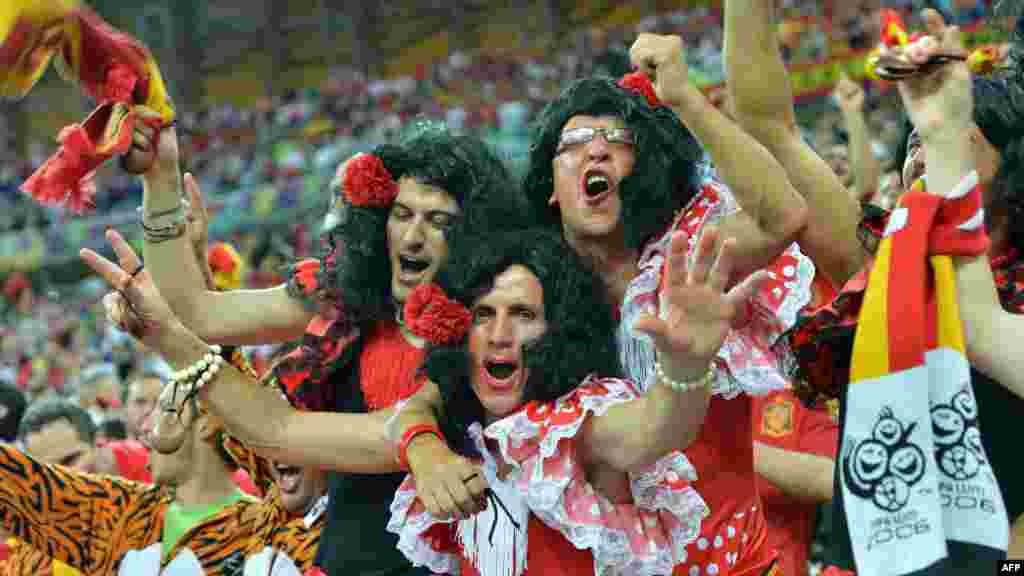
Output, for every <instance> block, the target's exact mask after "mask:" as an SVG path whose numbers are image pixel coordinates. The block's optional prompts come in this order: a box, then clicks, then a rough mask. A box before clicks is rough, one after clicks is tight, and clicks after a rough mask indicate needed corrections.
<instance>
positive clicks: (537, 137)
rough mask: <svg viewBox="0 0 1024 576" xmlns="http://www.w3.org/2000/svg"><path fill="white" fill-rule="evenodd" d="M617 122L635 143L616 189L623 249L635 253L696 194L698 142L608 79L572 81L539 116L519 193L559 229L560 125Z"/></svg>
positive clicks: (660, 110)
mask: <svg viewBox="0 0 1024 576" xmlns="http://www.w3.org/2000/svg"><path fill="white" fill-rule="evenodd" d="M578 115H587V116H618V117H619V118H622V120H623V121H624V122H625V124H626V126H627V127H628V128H629V129H630V130H632V132H633V136H634V138H635V140H636V142H635V145H634V150H635V154H636V163H635V164H634V166H633V172H632V174H630V175H628V176H626V178H624V179H623V180H622V182H621V183H620V187H619V191H620V194H621V195H622V216H621V218H622V225H623V230H624V233H625V237H626V244H627V247H629V248H631V249H640V248H641V247H642V246H643V245H644V243H646V242H647V241H648V240H649V239H650V238H652V237H654V236H656V235H658V234H661V233H663V232H664V231H665V230H666V229H668V226H669V224H670V223H671V222H672V218H673V216H674V215H675V212H676V210H678V209H679V208H682V207H683V206H684V205H685V204H686V203H687V202H688V201H689V200H690V199H691V198H692V197H693V196H694V195H695V194H696V193H697V191H698V190H697V181H698V175H699V171H698V164H699V163H700V161H701V159H702V157H703V152H702V150H701V147H700V144H699V143H698V142H697V139H696V138H694V136H693V134H691V133H690V131H689V130H687V129H686V127H685V126H683V124H682V122H680V121H679V118H678V117H676V115H675V113H673V112H672V111H671V110H670V109H668V108H666V107H657V108H652V107H651V106H650V105H648V103H647V101H646V100H645V99H644V98H643V96H640V95H639V94H636V93H634V92H632V91H629V90H625V89H623V88H620V87H619V86H618V85H617V84H616V83H615V81H614V80H613V79H611V78H585V79H582V80H577V81H576V82H574V83H573V84H572V85H570V86H569V87H568V88H566V89H565V91H564V92H562V94H561V95H560V96H559V97H558V99H557V100H555V101H554V102H551V103H550V104H548V105H547V107H545V108H544V110H543V111H542V112H541V113H540V116H539V117H538V119H537V121H536V124H537V125H536V127H535V134H534V138H533V144H532V145H531V146H530V157H529V163H528V166H527V173H526V177H525V179H524V182H523V190H524V192H525V193H526V196H527V198H528V199H529V202H530V204H531V205H532V206H533V209H534V211H535V212H536V214H537V216H538V217H539V218H540V219H541V221H542V222H544V223H547V224H552V225H556V226H559V227H561V222H562V219H561V214H560V213H559V209H558V207H557V206H549V205H548V199H549V198H550V197H551V193H552V189H553V186H554V179H553V169H552V166H551V162H552V160H553V159H554V157H555V150H556V148H557V147H558V140H559V138H560V136H561V133H562V128H563V127H564V126H565V123H566V122H568V121H569V119H571V118H572V117H573V116H578Z"/></svg>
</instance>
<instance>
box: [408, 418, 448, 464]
mask: <svg viewBox="0 0 1024 576" xmlns="http://www.w3.org/2000/svg"><path fill="white" fill-rule="evenodd" d="M420 434H433V435H434V436H437V438H438V440H440V441H441V442H444V441H445V440H444V436H443V435H441V430H440V429H439V428H438V427H437V426H434V425H433V424H417V425H416V426H412V427H410V428H409V429H408V430H406V431H405V434H402V440H401V442H399V443H398V464H399V466H401V467H402V470H405V471H406V472H408V471H409V456H408V454H407V453H406V452H407V451H408V450H409V443H410V442H412V440H413V438H415V437H417V436H419V435H420Z"/></svg>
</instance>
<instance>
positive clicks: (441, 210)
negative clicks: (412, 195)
mask: <svg viewBox="0 0 1024 576" xmlns="http://www.w3.org/2000/svg"><path fill="white" fill-rule="evenodd" d="M394 206H395V208H404V209H406V210H408V211H409V212H416V210H415V209H413V208H411V207H409V206H408V205H406V204H402V203H401V202H395V204H394ZM438 214H443V215H445V216H451V217H452V218H458V217H459V215H458V213H457V212H450V211H448V210H445V209H444V208H434V209H432V210H428V211H427V216H437V215H438Z"/></svg>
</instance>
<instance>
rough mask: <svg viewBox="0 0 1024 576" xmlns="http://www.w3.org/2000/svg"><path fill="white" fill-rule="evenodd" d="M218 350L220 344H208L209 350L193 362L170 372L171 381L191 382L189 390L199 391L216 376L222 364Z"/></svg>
mask: <svg viewBox="0 0 1024 576" xmlns="http://www.w3.org/2000/svg"><path fill="white" fill-rule="evenodd" d="M220 352H221V347H220V346H218V345H216V344H215V345H213V346H210V351H209V352H207V353H206V355H205V356H203V357H202V358H201V359H199V361H197V362H196V363H195V364H193V365H191V366H189V367H188V368H184V369H182V370H178V371H177V372H175V373H174V374H171V383H172V384H179V383H183V382H189V383H191V384H192V386H191V388H192V389H191V392H192V393H197V392H199V391H200V390H202V389H203V386H206V384H208V383H209V382H210V380H213V379H214V377H216V376H217V373H218V372H220V368H221V366H223V365H224V357H223V356H221V355H220Z"/></svg>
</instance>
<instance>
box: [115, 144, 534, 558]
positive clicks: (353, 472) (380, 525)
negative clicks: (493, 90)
mask: <svg viewBox="0 0 1024 576" xmlns="http://www.w3.org/2000/svg"><path fill="white" fill-rule="evenodd" d="M153 136H154V134H153V133H152V132H151V131H149V130H147V129H145V128H143V129H140V131H139V132H138V133H137V135H136V149H135V151H134V152H133V154H134V155H137V156H140V157H145V156H146V155H147V154H150V155H151V154H153V148H154V147H155V148H156V157H157V160H156V162H155V163H154V166H153V168H151V169H150V170H149V172H147V173H146V174H145V175H144V183H145V195H144V205H143V229H144V232H145V235H146V244H145V256H146V272H144V273H143V274H152V277H153V279H154V281H155V283H156V285H157V286H158V287H159V290H160V292H161V293H162V294H163V295H164V296H165V297H166V298H167V300H168V302H169V304H170V307H171V310H173V312H174V314H175V315H176V317H177V318H178V321H180V323H181V324H182V325H183V327H187V328H188V329H189V331H190V332H191V333H192V334H194V336H197V337H198V338H199V339H201V340H202V341H206V342H209V343H211V344H212V343H218V344H234V345H240V344H255V343H267V342H283V341H288V340H291V339H296V338H302V345H301V346H300V347H299V348H298V349H297V350H296V351H295V352H293V353H292V354H290V355H289V356H288V357H286V358H285V359H284V360H283V361H282V362H281V363H279V364H278V365H277V367H276V376H277V380H278V383H279V384H280V386H281V387H282V389H284V390H285V391H286V392H287V393H288V395H289V396H290V397H291V398H292V399H293V400H294V401H295V402H296V404H298V405H299V406H301V407H302V408H304V409H305V410H306V411H302V412H300V411H296V410H294V409H292V408H291V407H290V406H289V405H288V403H287V402H284V401H283V400H282V399H281V398H279V397H277V396H275V395H274V394H272V393H270V392H268V391H265V390H259V389H257V388H254V387H250V386H247V385H246V378H244V377H241V375H240V377H239V378H237V379H224V380H225V382H226V383H225V384H223V385H222V386H220V387H219V388H217V389H215V392H214V393H213V394H210V395H209V397H208V398H207V401H208V405H209V410H210V411H211V412H212V413H214V414H217V415H219V416H221V417H222V418H223V419H224V421H225V423H226V424H227V426H228V428H229V429H230V430H231V431H232V433H233V435H235V436H236V437H238V438H240V439H241V440H242V441H243V442H245V443H246V445H248V446H250V447H252V448H253V449H255V450H258V451H260V452H261V453H262V454H263V455H265V456H268V457H270V458H274V459H275V460H277V461H280V462H283V463H286V464H293V465H302V466H308V465H320V466H324V467H327V468H331V469H333V470H336V471H339V472H334V473H332V475H331V479H330V502H331V506H330V509H329V513H328V514H329V515H328V525H327V527H326V529H325V530H324V533H323V540H322V545H321V547H320V551H319V554H318V559H317V565H318V566H319V567H321V568H322V569H323V570H324V571H326V572H327V573H329V574H374V575H398V574H401V575H405V574H422V573H424V572H423V571H422V570H421V569H415V568H413V567H412V566H411V565H410V564H409V562H408V561H407V560H406V559H405V558H403V557H402V556H401V554H399V553H398V552H397V550H396V548H395V539H394V538H393V537H392V536H390V535H388V534H387V533H386V532H385V530H384V523H385V521H386V517H387V508H388V503H389V502H390V497H391V495H392V494H393V493H394V489H395V487H396V486H397V485H398V483H399V482H400V481H401V478H402V477H401V476H400V475H392V476H388V477H380V476H361V475H359V473H374V472H396V471H397V470H398V469H399V467H398V463H397V461H396V458H395V443H394V440H393V439H391V438H389V437H388V436H387V434H386V427H385V423H386V414H387V413H388V412H387V410H388V409H389V408H391V407H392V406H393V405H394V404H395V403H396V402H397V401H398V400H400V399H402V398H404V397H406V396H409V395H411V394H413V393H414V389H413V388H412V385H413V381H414V378H413V376H414V374H415V371H416V368H417V366H418V365H419V363H420V360H421V359H422V356H423V354H424V345H425V341H424V340H423V339H421V338H417V337H416V336H414V335H412V334H411V333H410V332H409V331H408V329H407V328H406V327H405V326H404V325H403V324H402V322H401V318H400V315H399V314H398V312H400V310H401V305H402V303H403V302H404V300H405V298H406V296H407V295H408V293H409V292H410V290H412V289H413V288H414V287H415V286H417V285H418V284H420V283H423V282H429V281H430V280H431V279H432V278H433V277H434V275H435V274H436V273H437V271H438V270H439V269H441V268H442V266H443V265H444V263H445V261H446V259H447V251H448V241H449V238H450V237H451V236H452V235H455V234H459V233H461V232H463V231H466V230H492V229H493V230H497V229H500V228H501V227H502V226H514V225H515V224H516V223H517V222H519V221H520V219H521V218H522V215H523V214H524V213H528V211H527V210H524V209H522V208H521V207H518V206H517V205H516V201H517V199H518V198H519V197H518V195H516V194H514V193H512V192H511V191H510V190H509V182H511V179H510V178H509V177H508V175H507V174H506V173H505V170H504V167H503V166H502V164H501V163H500V161H498V160H497V159H496V158H495V157H494V156H493V155H492V153H490V152H489V150H488V148H487V147H486V145H484V144H483V143H482V142H480V141H478V140H476V139H473V138H469V137H461V136H454V135H452V134H450V133H449V132H448V131H447V130H446V129H444V128H441V127H438V126H432V125H423V126H420V127H418V128H417V129H415V130H413V131H412V133H411V135H410V136H408V137H407V138H406V139H404V140H403V141H402V142H400V143H399V144H397V145H384V146H379V147H377V148H376V149H375V150H373V152H372V153H370V154H364V155H359V156H356V157H354V158H352V159H350V160H349V161H348V162H347V163H346V164H345V165H344V166H343V167H341V168H339V171H338V178H337V179H336V181H335V184H336V185H335V191H336V194H337V195H338V199H337V202H336V206H335V210H337V211H338V213H337V218H336V225H335V226H334V227H333V229H331V230H330V231H329V232H328V233H327V238H326V242H325V248H326V250H325V254H324V257H323V258H322V259H320V260H307V261H303V262H299V263H298V264H296V265H295V266H294V268H293V273H292V278H291V280H290V281H289V282H288V283H287V284H286V285H282V286H279V287H277V288H272V289H269V290H238V291H231V292H220V293H218V292H213V291H208V290H197V289H195V287H196V286H202V285H203V283H202V276H201V273H200V272H199V270H198V268H197V267H196V266H195V264H194V263H195V261H196V259H195V258H194V256H193V253H195V250H194V249H193V247H191V246H190V242H189V239H188V238H186V237H185V236H186V228H187V220H188V219H189V218H190V217H196V220H197V222H196V224H195V225H196V226H198V227H199V228H202V231H203V232H205V222H203V218H202V215H203V212H202V210H200V209H198V208H199V207H201V205H202V199H201V198H200V196H199V191H198V188H197V187H196V186H195V182H194V180H192V178H191V176H189V175H186V177H185V182H186V188H188V189H189V190H190V195H191V197H192V202H191V205H192V206H194V207H196V210H193V211H192V214H186V210H185V206H184V205H183V203H182V202H181V199H180V194H179V192H178V190H179V180H180V179H179V176H178V167H177V164H178V157H177V146H176V141H175V137H174V133H173V128H172V129H169V130H167V131H164V132H163V133H162V134H161V135H160V138H159V139H158V140H154V138H153ZM201 235H202V234H196V236H197V237H199V236H201ZM111 240H112V242H114V244H115V247H116V248H118V250H119V255H123V254H124V249H125V248H126V247H121V246H122V244H121V240H120V238H119V237H117V236H116V234H113V233H112V235H111ZM204 242H205V240H204ZM123 262H124V259H123V258H122V263H123ZM133 269H134V268H133ZM110 302H111V303H110V305H109V309H110V311H111V317H112V319H113V320H114V321H115V322H120V323H122V324H124V325H126V327H129V328H132V329H134V330H135V331H136V332H139V331H140V330H141V331H143V332H144V331H145V324H146V319H145V318H144V317H142V318H141V319H140V316H139V315H137V314H134V313H132V311H131V310H130V308H129V307H126V306H125V304H124V303H125V300H124V298H123V297H121V296H114V297H112V298H111V299H110ZM143 316H144V315H143ZM185 341H187V338H185ZM178 349H179V350H180V347H179V348H178ZM184 356H185V357H186V358H187V357H188V355H187V354H185V355H184ZM167 357H168V360H169V361H172V362H173V361H174V359H175V356H174V355H173V353H172V354H171V355H168V356H167ZM180 357H181V356H179V358H180ZM181 367H184V366H181ZM314 411H315V412H314ZM367 412H371V413H375V414H377V415H379V417H376V416H375V417H372V418H369V419H366V418H358V417H357V418H346V416H347V415H346V414H345V413H350V414H348V415H352V414H351V413H358V414H365V413H367ZM324 430H330V431H332V434H329V435H326V436H325V435H324V434H322V431H324ZM423 444H424V443H422V442H420V443H419V444H418V446H417V447H421V446H423ZM435 448H436V449H437V451H435V452H432V453H431V457H430V458H429V459H426V460H427V462H428V465H430V466H433V465H435V464H450V466H449V468H450V469H452V470H458V471H460V472H459V473H460V474H465V473H466V471H468V470H471V469H473V467H472V466H471V465H469V464H468V463H466V462H465V461H463V460H462V459H458V458H456V456H455V455H454V454H452V453H450V452H448V451H447V449H446V448H445V447H444V446H443V445H440V443H438V446H437V447H435ZM412 452H415V450H413V451H412ZM340 471H344V472H340ZM474 489H475V492H474V493H473V494H471V495H466V498H465V500H466V501H468V502H470V503H472V502H474V500H473V496H479V494H480V493H482V491H483V490H484V489H485V485H483V483H482V482H481V483H478V485H475V486H474Z"/></svg>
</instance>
